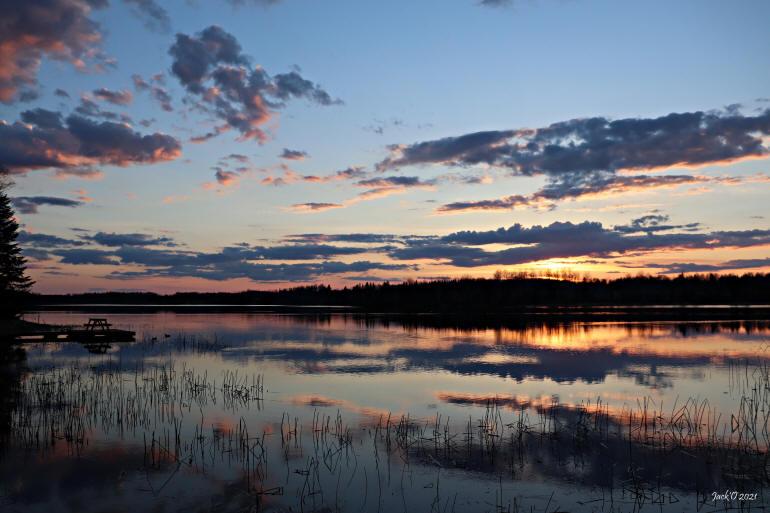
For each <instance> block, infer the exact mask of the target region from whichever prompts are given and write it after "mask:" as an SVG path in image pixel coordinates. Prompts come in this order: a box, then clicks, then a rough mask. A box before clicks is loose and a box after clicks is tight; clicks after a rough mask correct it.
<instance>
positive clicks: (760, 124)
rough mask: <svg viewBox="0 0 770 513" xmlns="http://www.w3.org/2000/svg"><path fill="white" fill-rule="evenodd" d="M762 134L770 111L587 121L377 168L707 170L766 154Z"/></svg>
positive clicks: (404, 157)
mask: <svg viewBox="0 0 770 513" xmlns="http://www.w3.org/2000/svg"><path fill="white" fill-rule="evenodd" d="M763 135H770V109H768V110H765V111H764V112H762V113H761V114H759V115H757V116H743V115H741V114H740V113H737V112H735V111H723V112H700V111H698V112H688V113H681V114H680V113H672V114H667V115H665V116H661V117H658V118H648V119H644V118H626V119H618V120H609V119H607V118H602V117H595V118H583V119H573V120H569V121H564V122H560V123H554V124H552V125H549V126H547V127H544V128H538V129H517V130H503V131H489V132H477V133H473V134H467V135H463V136H459V137H448V138H444V139H438V140H435V141H427V142H422V143H417V144H413V145H408V146H404V145H399V146H391V147H390V149H391V156H390V157H388V158H387V159H385V160H383V161H381V162H380V163H379V164H378V168H379V169H380V170H387V169H394V168H398V167H403V166H408V165H415V164H446V165H457V166H465V165H474V164H481V163H483V164H488V165H492V166H497V167H502V168H507V169H510V170H511V171H512V172H513V173H514V174H517V175H525V176H533V175H541V174H545V175H550V176H557V175H561V174H564V173H576V172H578V173H579V172H592V171H611V172H616V171H619V170H629V169H631V170H640V169H647V170H649V169H657V168H666V167H677V166H702V165H709V164H718V163H724V162H731V161H734V160H738V159H743V158H750V157H765V156H767V154H768V148H767V147H766V146H765V145H764V144H763V140H762V136H763Z"/></svg>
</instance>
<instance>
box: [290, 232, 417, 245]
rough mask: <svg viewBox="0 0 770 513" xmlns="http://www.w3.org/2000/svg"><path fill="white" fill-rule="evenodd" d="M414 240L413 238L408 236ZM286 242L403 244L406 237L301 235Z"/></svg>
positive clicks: (350, 234) (369, 234)
mask: <svg viewBox="0 0 770 513" xmlns="http://www.w3.org/2000/svg"><path fill="white" fill-rule="evenodd" d="M407 237H408V238H412V237H413V236H407ZM286 240H290V241H295V242H314V243H318V242H348V243H350V242H355V243H363V244H385V243H391V242H402V241H403V240H404V236H400V235H395V234H391V233H339V234H328V233H299V234H294V235H288V236H287V237H286Z"/></svg>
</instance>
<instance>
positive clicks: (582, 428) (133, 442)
mask: <svg viewBox="0 0 770 513" xmlns="http://www.w3.org/2000/svg"><path fill="white" fill-rule="evenodd" d="M225 340H226V337H224V336H217V337H214V336H211V337H205V336H189V335H185V334H180V335H174V336H170V337H156V338H155V340H153V339H152V337H147V338H145V339H143V340H142V341H140V342H137V343H136V344H133V345H132V346H133V347H134V348H135V349H136V350H137V351H139V352H140V354H141V355H142V356H141V357H140V358H133V359H126V360H125V361H124V360H122V359H121V358H118V357H116V355H115V354H113V353H110V352H108V353H106V354H105V355H100V356H88V357H85V358H78V359H73V360H71V361H70V362H69V363H68V364H67V365H61V366H46V367H37V368H29V369H28V370H27V371H26V372H24V373H23V375H22V376H21V377H20V379H19V382H18V387H17V392H18V393H17V394H16V399H15V401H14V404H13V406H12V408H10V410H9V423H8V424H9V429H8V442H7V443H6V445H5V449H4V455H3V458H2V459H3V461H4V462H5V464H6V465H7V464H12V463H14V462H15V463H16V464H18V465H19V466H20V468H22V471H21V472H20V473H19V474H18V475H17V476H16V478H15V479H11V476H12V475H13V474H12V473H11V472H9V470H8V469H5V470H3V474H2V475H3V481H2V490H1V491H0V493H1V494H2V497H3V498H2V500H3V501H4V504H5V505H6V506H7V507H9V508H10V510H11V511H25V510H26V507H27V506H28V505H30V504H35V501H33V500H31V499H30V498H29V497H28V496H27V494H28V493H29V491H28V488H29V487H34V486H35V485H36V483H39V482H40V481H39V480H40V479H44V478H45V476H46V470H45V468H44V467H45V466H46V465H50V466H51V467H57V465H61V464H63V462H72V463H74V466H73V467H72V468H71V469H70V470H68V472H72V473H74V476H75V477H72V476H70V477H69V479H70V482H71V483H72V485H73V486H80V482H79V479H78V477H77V476H78V472H79V471H82V472H84V473H85V472H87V471H86V470H78V468H79V467H80V468H81V469H87V468H89V467H90V466H97V467H99V468H101V469H102V470H105V469H106V472H107V473H108V474H110V475H111V477H110V478H109V479H107V480H106V482H105V483H102V485H101V486H103V487H106V488H107V489H112V487H116V489H119V490H126V491H128V490H130V491H131V494H133V495H131V496H130V497H128V496H127V495H125V494H124V495H122V497H123V499H122V500H123V502H121V501H117V502H116V503H115V504H119V505H122V506H120V507H118V508H117V509H118V510H129V509H130V508H129V507H127V506H126V502H128V503H131V504H133V505H134V507H139V508H140V509H141V507H142V506H147V505H155V506H158V505H161V504H164V505H165V507H166V508H167V509H170V510H200V511H255V512H256V511H308V512H310V511H356V512H358V511H383V512H385V511H431V512H460V511H490V512H492V511H494V512H498V513H503V512H523V511H547V512H551V513H553V512H556V511H647V510H649V511H652V510H653V509H654V510H655V511H661V510H663V511H695V510H698V511H721V510H725V509H731V508H735V509H746V510H748V509H749V508H751V510H756V509H757V508H764V505H765V502H766V498H765V493H766V488H767V486H768V481H770V466H769V465H770V461H769V460H768V458H769V452H768V448H769V447H770V426H768V421H769V419H770V366H768V364H767V363H766V362H764V361H751V360H749V359H744V360H741V361H730V362H728V363H727V365H726V372H727V375H728V377H729V390H726V391H725V392H727V393H728V394H729V396H730V397H731V401H732V405H733V407H732V408H731V409H730V411H729V412H727V411H724V408H722V407H720V406H718V405H716V404H712V402H711V400H710V399H709V398H707V397H673V398H669V397H667V398H666V399H661V398H660V397H654V396H652V395H649V396H640V397H638V398H634V400H633V401H626V402H624V403H623V404H622V406H618V405H617V404H616V403H615V402H613V401H611V400H609V401H608V400H606V399H604V398H602V397H601V396H597V397H596V398H595V399H592V400H581V401H578V402H562V401H561V400H560V398H559V396H558V395H552V396H541V397H531V396H517V395H506V394H499V395H491V396H490V395H488V394H486V395H485V394H474V393H470V392H468V393H452V392H439V393H437V398H438V399H439V400H440V401H441V403H442V404H444V405H445V408H442V407H436V409H435V412H434V413H433V414H431V415H426V414H425V412H424V411H421V412H417V413H410V412H409V411H401V412H396V411H392V412H388V411H384V410H381V409H377V408H364V409H360V410H358V411H356V410H355V409H354V408H352V407H351V406H350V405H348V404H345V403H343V402H335V401H332V400H331V399H328V398H327V399H323V398H322V397H321V396H320V395H318V396H316V395H313V392H315V391H314V390H308V395H307V396H306V397H304V399H303V400H302V402H301V404H302V407H290V408H287V403H286V401H285V400H283V399H282V398H281V391H280V390H274V389H272V386H271V383H270V381H269V379H268V378H267V373H266V372H260V367H261V366H263V365H267V364H268V363H269V362H270V359H273V358H277V356H275V355H270V358H269V359H268V360H259V361H257V362H252V363H249V364H247V365H231V366H225V367H224V368H221V367H218V366H211V368H208V367H207V366H201V365H198V364H197V363H195V361H194V360H189V358H188V357H189V356H190V355H203V356H207V355H208V356H209V357H210V356H211V355H214V356H215V357H216V358H223V357H225V356H227V353H228V351H230V350H231V349H233V347H232V346H230V345H228V344H227V343H225ZM289 342H291V341H288V342H287V341H285V340H284V341H283V342H282V343H283V344H284V345H287V344H289ZM191 362H192V363H191ZM30 363H31V362H30ZM314 370H315V372H316V375H315V378H319V377H323V372H322V370H323V369H320V368H316V369H314ZM305 372H309V371H305ZM668 399H672V400H671V401H669V400H668ZM295 403H296V401H295ZM450 406H458V407H462V408H463V410H462V411H466V412H467V413H468V414H467V415H464V416H458V415H454V416H452V415H451V414H447V413H445V412H444V411H442V410H443V409H448V410H451V408H449V407H450ZM451 411H456V410H451ZM41 465H42V466H41ZM28 469H34V470H35V471H37V472H39V473H40V475H37V474H35V473H34V472H33V470H28ZM81 478H82V479H83V480H86V481H87V480H88V478H86V477H85V475H83V476H81ZM104 479H106V478H104ZM97 488H98V487H97ZM717 490H735V491H737V492H738V493H739V494H747V495H746V496H747V497H749V496H752V497H754V499H753V500H751V501H714V500H713V493H714V492H715V491H717ZM60 494H62V495H66V493H63V492H60ZM752 494H755V495H752ZM61 504H62V503H61V502H56V501H54V502H52V503H51V506H52V508H53V509H58V508H59V507H60V506H61ZM158 507H159V506H158ZM94 508H95V505H94V506H93V508H92V507H91V506H89V507H86V508H85V509H83V510H84V511H86V510H90V509H94Z"/></svg>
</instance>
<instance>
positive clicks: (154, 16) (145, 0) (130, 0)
mask: <svg viewBox="0 0 770 513" xmlns="http://www.w3.org/2000/svg"><path fill="white" fill-rule="evenodd" d="M123 1H124V2H126V3H127V4H128V5H130V6H131V10H132V11H133V12H134V14H136V15H137V16H138V17H139V19H141V20H142V22H143V23H144V26H145V27H147V29H148V30H152V31H154V32H161V33H168V32H170V31H171V18H170V17H169V15H168V12H166V10H165V9H164V8H163V7H161V6H160V5H158V4H157V3H155V1H154V0H123Z"/></svg>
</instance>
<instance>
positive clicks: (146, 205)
mask: <svg viewBox="0 0 770 513" xmlns="http://www.w3.org/2000/svg"><path fill="white" fill-rule="evenodd" d="M768 20H770V3H769V2H766V1H761V0H760V1H736V2H726V1H724V2H717V1H708V0H707V1H703V0H697V1H691V2H686V1H677V2H670V1H661V2H634V3H632V2H617V1H592V0H591V1H589V0H521V1H518V0H513V1H512V2H506V1H505V0H482V1H478V0H442V1H439V0H425V1H423V0H419V1H415V0H411V1H406V0H404V1H402V0H391V1H389V2H372V1H361V0H358V1H353V0H350V1H337V0H327V1H319V0H315V1H313V0H197V1H195V0H169V1H165V0H29V1H24V2H19V1H13V0H0V167H2V168H4V169H5V170H6V171H7V172H8V173H10V175H11V177H12V179H13V181H14V182H15V186H14V188H13V189H12V190H11V195H12V197H13V198H14V200H13V201H14V205H15V208H16V211H17V213H18V217H19V221H20V223H21V224H22V230H23V231H22V233H21V236H20V242H21V244H22V246H23V247H24V250H25V254H26V256H27V259H28V262H29V267H30V274H31V275H32V277H33V278H34V279H35V280H36V282H37V283H36V285H35V288H34V290H36V291H38V292H83V291H98V290H152V291H158V292H173V291H178V290H201V291H209V290H223V291H234V290H242V289H247V288H262V289H272V288H277V287H285V286H293V285H298V284H305V283H328V284H332V285H335V286H343V285H353V284H356V283H360V282H362V281H383V280H386V279H387V280H402V279H407V278H437V277H452V276H460V275H472V276H491V275H492V273H494V271H495V270H498V269H507V270H543V269H563V268H569V269H571V270H573V271H577V272H580V273H589V274H590V275H592V276H597V277H613V276H620V275H624V274H636V273H639V272H645V273H651V274H659V273H661V274H673V273H680V272H757V271H765V272H766V271H770V207H769V205H770V167H769V165H768V164H769V162H770V161H768V156H769V155H770V57H768V56H770V30H768V26H767V25H768V23H767V22H768Z"/></svg>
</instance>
